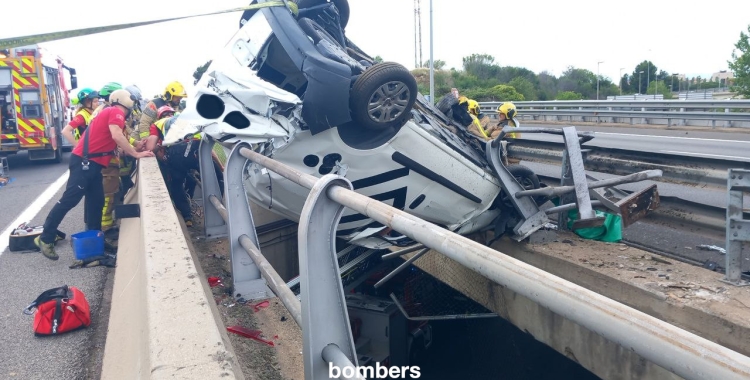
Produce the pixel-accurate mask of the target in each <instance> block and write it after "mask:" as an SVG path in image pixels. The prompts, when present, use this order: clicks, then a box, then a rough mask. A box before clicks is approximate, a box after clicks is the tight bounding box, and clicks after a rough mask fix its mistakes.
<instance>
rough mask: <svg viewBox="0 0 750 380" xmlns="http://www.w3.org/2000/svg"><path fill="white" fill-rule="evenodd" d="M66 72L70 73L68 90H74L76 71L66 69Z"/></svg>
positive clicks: (76, 84)
mask: <svg viewBox="0 0 750 380" xmlns="http://www.w3.org/2000/svg"><path fill="white" fill-rule="evenodd" d="M68 72H70V89H71V90H75V89H76V88H78V77H77V76H76V69H71V68H68Z"/></svg>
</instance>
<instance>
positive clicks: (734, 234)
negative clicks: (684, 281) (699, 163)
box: [724, 169, 750, 286]
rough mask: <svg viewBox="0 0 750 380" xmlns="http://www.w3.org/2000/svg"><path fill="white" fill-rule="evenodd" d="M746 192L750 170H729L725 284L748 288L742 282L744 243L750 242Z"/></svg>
mask: <svg viewBox="0 0 750 380" xmlns="http://www.w3.org/2000/svg"><path fill="white" fill-rule="evenodd" d="M745 192H750V170H745V169H729V173H728V178H727V193H728V204H727V227H726V229H727V236H726V239H727V241H726V245H727V247H726V251H727V253H726V256H727V262H726V275H725V277H724V282H727V283H730V284H732V285H736V286H748V285H750V283H749V282H747V281H743V280H742V260H744V259H745V257H744V255H743V242H750V220H745V219H743V217H744V215H743V208H744V196H745Z"/></svg>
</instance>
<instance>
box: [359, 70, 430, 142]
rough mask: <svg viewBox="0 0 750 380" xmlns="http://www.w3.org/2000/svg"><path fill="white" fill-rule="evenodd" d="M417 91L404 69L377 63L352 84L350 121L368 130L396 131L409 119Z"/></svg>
mask: <svg viewBox="0 0 750 380" xmlns="http://www.w3.org/2000/svg"><path fill="white" fill-rule="evenodd" d="M417 91H418V89H417V81H416V79H414V77H413V76H412V75H411V73H410V72H409V70H408V69H407V68H406V67H404V66H402V65H400V64H398V63H395V62H381V63H377V64H375V65H373V66H372V67H370V68H369V69H367V70H366V71H365V72H364V73H363V74H362V75H360V76H359V78H357V80H356V81H355V82H354V86H353V87H352V95H351V100H350V108H351V112H352V119H353V120H354V121H355V122H356V123H357V124H359V125H360V126H362V127H363V128H365V129H370V130H382V129H387V128H400V127H401V126H403V125H404V123H406V121H407V120H408V119H409V118H410V117H411V109H412V107H413V106H414V101H415V100H416V99H417Z"/></svg>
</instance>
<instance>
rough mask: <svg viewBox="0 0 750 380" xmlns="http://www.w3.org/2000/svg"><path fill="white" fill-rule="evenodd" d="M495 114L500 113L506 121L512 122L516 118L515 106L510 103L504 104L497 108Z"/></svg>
mask: <svg viewBox="0 0 750 380" xmlns="http://www.w3.org/2000/svg"><path fill="white" fill-rule="evenodd" d="M497 113H501V114H503V115H505V118H506V119H508V120H512V119H513V118H514V117H516V105H515V104H513V103H511V102H505V103H503V104H501V105H500V107H497Z"/></svg>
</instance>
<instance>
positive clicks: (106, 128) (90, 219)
mask: <svg viewBox="0 0 750 380" xmlns="http://www.w3.org/2000/svg"><path fill="white" fill-rule="evenodd" d="M109 100H110V103H111V106H110V107H107V108H105V109H104V110H102V112H101V113H99V115H97V117H96V119H94V120H92V121H91V125H89V127H88V128H87V129H86V131H85V132H84V133H83V136H82V137H81V140H80V141H79V144H77V145H76V147H75V148H74V149H73V154H72V155H71V156H70V165H69V169H70V175H69V177H68V184H67V186H66V188H65V193H63V196H62V198H61V199H60V200H59V201H58V202H57V203H56V204H55V206H54V207H53V208H52V210H51V211H50V213H49V215H47V219H46V220H45V221H44V231H43V232H42V234H41V235H40V236H39V237H37V238H36V239H35V240H34V243H35V244H36V245H37V247H39V249H40V250H41V251H42V254H43V255H44V257H46V258H48V259H50V260H57V259H59V256H58V255H57V253H55V240H56V238H57V227H58V226H59V225H60V223H61V222H62V220H63V218H65V215H66V214H67V213H68V211H70V210H71V209H73V208H74V207H75V206H76V205H78V203H79V202H80V201H81V199H82V198H84V197H86V210H87V212H88V213H89V214H88V215H86V226H87V228H88V229H89V230H101V227H102V225H101V224H102V208H103V207H104V187H103V186H102V169H104V168H105V167H106V166H107V164H108V163H109V159H110V157H112V156H113V155H114V154H115V150H116V149H117V148H118V147H119V148H120V149H122V151H123V152H125V153H126V154H128V155H130V156H133V157H135V158H142V157H153V156H154V154H153V153H152V152H149V151H143V152H137V151H136V149H135V148H134V147H133V146H132V145H130V143H129V142H128V139H127V138H126V137H125V132H124V131H125V119H127V118H128V115H129V114H130V113H131V112H132V111H133V107H134V97H132V95H130V93H129V92H127V91H125V90H116V91H114V92H113V93H112V94H111V95H110V97H109Z"/></svg>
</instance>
